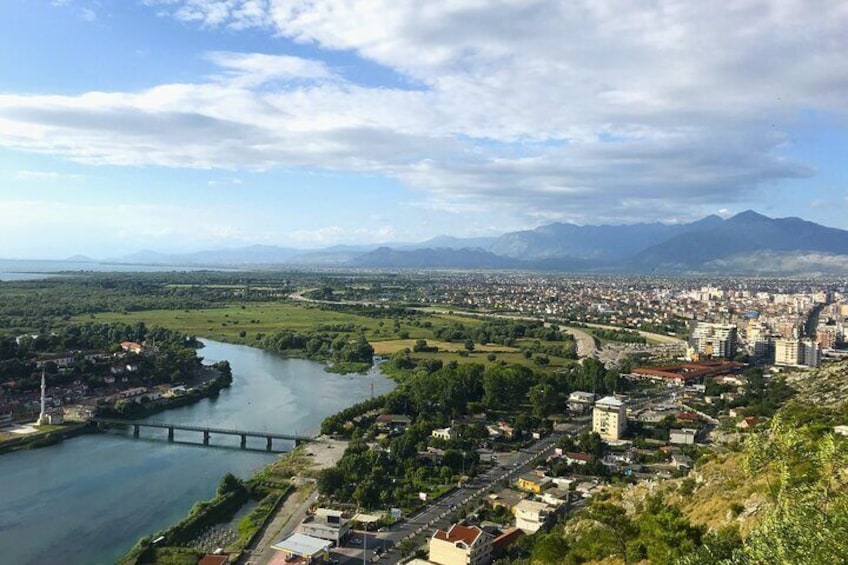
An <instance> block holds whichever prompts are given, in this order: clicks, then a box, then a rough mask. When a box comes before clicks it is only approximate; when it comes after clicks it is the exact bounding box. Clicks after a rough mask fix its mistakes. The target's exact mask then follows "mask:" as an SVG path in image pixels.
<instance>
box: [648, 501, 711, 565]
mask: <svg viewBox="0 0 848 565" xmlns="http://www.w3.org/2000/svg"><path fill="white" fill-rule="evenodd" d="M638 525H639V544H640V545H641V546H642V547H643V548H644V549H645V554H646V555H647V557H648V559H649V560H650V562H651V563H656V564H657V565H671V564H672V563H674V562H675V561H676V560H678V559H680V558H682V557H683V556H685V555H688V554H689V553H692V552H693V551H694V550H695V549H696V548H697V547H698V546H699V545H700V544H701V537H702V536H703V535H704V530H703V528H699V527H696V526H693V525H692V524H691V523H690V522H689V520H688V518H686V517H685V516H684V515H683V512H681V511H680V509H679V508H678V507H676V506H671V505H668V504H666V502H665V501H664V500H663V498H662V497H661V496H652V497H649V498H648V500H647V504H646V508H645V510H644V511H643V512H642V514H641V516H640V518H639V523H638Z"/></svg>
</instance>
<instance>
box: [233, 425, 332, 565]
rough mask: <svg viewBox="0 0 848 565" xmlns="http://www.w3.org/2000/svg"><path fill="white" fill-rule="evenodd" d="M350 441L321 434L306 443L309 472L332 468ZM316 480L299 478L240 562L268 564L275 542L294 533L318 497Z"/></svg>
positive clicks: (245, 564) (245, 563) (273, 552)
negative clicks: (293, 488)
mask: <svg viewBox="0 0 848 565" xmlns="http://www.w3.org/2000/svg"><path fill="white" fill-rule="evenodd" d="M346 448H347V442H346V441H339V440H333V439H330V438H327V437H325V436H321V437H319V438H317V439H316V440H315V441H311V442H309V443H308V444H306V445H305V446H304V449H305V450H306V452H307V454H308V455H307V456H308V457H309V460H310V463H311V465H310V468H309V470H308V472H307V473H308V474H310V475H313V474H314V473H315V472H317V471H320V470H321V469H326V468H327V467H332V466H333V465H335V464H336V463H338V462H339V459H341V458H342V455H343V454H344V451H345V449H346ZM313 481H314V479H311V478H308V477H295V478H294V479H293V480H292V482H293V483H294V484H296V485H297V487H296V490H294V491H293V492H292V493H291V494H290V495H289V497H288V498H287V499H286V501H285V502H284V503H283V505H282V506H280V508H279V509H278V510H277V513H276V515H275V516H274V518H273V519H272V520H271V521H270V522H269V523H268V525H267V526H265V529H264V530H262V535H261V536H260V537H259V541H258V542H256V544H254V546H253V547H251V548H249V549H248V550H246V551H245V552H244V554H243V556H242V558H241V560H240V561H239V563H242V564H244V565H247V564H250V565H264V564H266V563H268V562H269V561H271V559H272V558H273V557H274V556H275V554H276V552H275V551H274V550H273V549H271V545H273V544H274V543H276V542H277V541H279V540H280V539H282V538H284V537H285V536H287V535H289V534H291V533H292V532H294V530H295V529H296V528H297V527H298V526H299V525H300V523H301V522H302V521H303V519H304V518H305V517H306V512H307V511H308V510H309V508H310V507H311V506H312V505H313V504H315V501H316V500H318V491H317V490H316V488H315V484H314V482H313Z"/></svg>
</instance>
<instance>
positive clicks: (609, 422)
mask: <svg viewBox="0 0 848 565" xmlns="http://www.w3.org/2000/svg"><path fill="white" fill-rule="evenodd" d="M626 429H627V411H626V409H625V408H624V403H623V402H622V401H620V400H618V399H617V398H615V397H612V396H606V397H604V398H602V399H600V400H599V401H597V402H596V403H595V407H594V408H593V409H592V431H593V432H596V433H597V434H598V435H600V436H601V437H602V438H603V439H605V440H608V441H616V440H619V439H621V437H622V436H623V435H624V431H625V430H626Z"/></svg>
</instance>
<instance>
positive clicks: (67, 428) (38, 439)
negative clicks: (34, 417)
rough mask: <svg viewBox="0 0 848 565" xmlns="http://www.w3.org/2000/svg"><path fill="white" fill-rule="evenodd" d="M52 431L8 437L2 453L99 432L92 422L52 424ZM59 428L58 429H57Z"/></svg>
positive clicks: (47, 444) (1, 443) (3, 444)
mask: <svg viewBox="0 0 848 565" xmlns="http://www.w3.org/2000/svg"><path fill="white" fill-rule="evenodd" d="M50 428H51V429H50V431H46V432H36V433H34V434H30V435H25V436H22V437H19V438H14V439H7V440H5V441H2V442H0V455H2V454H4V453H12V452H15V451H19V450H22V449H38V448H40V447H49V446H51V445H56V444H58V443H62V442H63V441H65V440H66V439H69V438H72V437H77V436H81V435H84V434H96V433H98V430H97V426H96V425H95V424H93V423H90V422H81V423H78V424H66V425H63V426H50ZM57 428H58V429H57Z"/></svg>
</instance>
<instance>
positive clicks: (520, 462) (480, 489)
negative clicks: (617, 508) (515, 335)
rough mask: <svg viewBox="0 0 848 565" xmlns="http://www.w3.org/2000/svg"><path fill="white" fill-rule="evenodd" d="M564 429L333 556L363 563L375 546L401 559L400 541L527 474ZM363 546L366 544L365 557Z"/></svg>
mask: <svg viewBox="0 0 848 565" xmlns="http://www.w3.org/2000/svg"><path fill="white" fill-rule="evenodd" d="M586 429H587V424H585V423H583V422H579V423H575V424H573V425H572V428H571V429H569V430H567V431H566V432H564V433H566V434H570V435H578V434H580V433H581V432H583V431H585V430H586ZM562 435H563V432H559V433H555V434H552V435H550V436H548V437H546V438H543V439H541V440H538V441H537V442H535V443H534V444H533V445H531V446H530V447H528V448H527V449H523V450H521V451H520V454H519V455H518V456H517V457H516V458H515V460H514V461H513V463H512V464H511V465H509V466H502V465H498V466H495V467H492V468H490V469H488V470H487V471H485V472H483V473H481V474H479V475H477V476H476V477H474V478H473V479H471V480H470V481H468V482H467V483H466V484H465V485H464V486H463V487H462V488H457V489H456V490H454V491H452V492H450V493H448V494H446V495H444V496H442V497H441V498H439V499H437V500H434V501H433V502H432V503H430V504H429V505H427V507H426V508H424V509H423V510H421V511H420V512H418V513H416V514H413V515H412V516H409V517H408V518H407V519H406V520H405V521H403V522H401V523H399V524H395V525H394V526H392V527H391V528H389V529H387V530H386V531H384V532H377V533H369V534H367V536H366V534H365V533H364V532H359V533H358V534H357V535H356V536H355V538H356V539H358V540H362V541H363V542H364V545H360V544H356V545H354V546H351V545H350V544H348V545H347V546H346V547H343V548H339V549H336V550H333V552H332V557H334V558H336V559H338V560H339V562H340V564H341V565H345V564H350V565H355V564H356V563H362V562H363V558H364V557H365V560H366V561H370V560H373V559H374V552H373V550H374V549H375V548H377V547H380V548H384V549H385V553H384V554H383V555H382V556H381V557H380V558H379V559H378V560H379V561H380V562H383V563H398V562H400V560H401V559H402V557H401V554H400V549H399V545H400V543H401V542H402V541H403V540H410V541H411V542H412V543H413V544H414V545H415V547H419V546H421V545H423V544H424V543H426V542H427V540H429V539H430V536H432V534H433V531H434V530H436V529H437V528H440V529H447V528H449V527H450V525H451V524H452V520H451V518H452V517H453V514H454V512H455V511H456V509H458V508H459V507H461V506H466V505H470V504H471V505H473V504H480V503H483V502H484V497H485V496H486V495H487V494H488V492H489V490H490V489H491V488H492V487H493V486H494V485H496V484H497V483H498V482H500V481H503V480H507V481H512V480H514V479H515V478H516V477H517V476H518V475H520V474H521V473H526V472H527V471H529V470H531V469H532V468H533V464H532V462H533V461H534V460H535V459H536V458H537V457H539V456H547V455H548V454H549V453H550V452H551V451H553V449H554V447H555V446H556V443H557V440H558V439H559V438H560V437H561V436H562ZM365 545H367V548H368V549H367V556H365V555H364V553H365V552H366V550H365V547H364V546H365Z"/></svg>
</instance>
